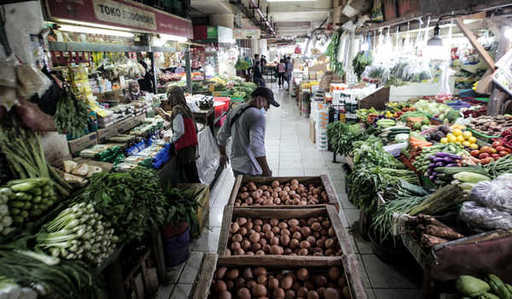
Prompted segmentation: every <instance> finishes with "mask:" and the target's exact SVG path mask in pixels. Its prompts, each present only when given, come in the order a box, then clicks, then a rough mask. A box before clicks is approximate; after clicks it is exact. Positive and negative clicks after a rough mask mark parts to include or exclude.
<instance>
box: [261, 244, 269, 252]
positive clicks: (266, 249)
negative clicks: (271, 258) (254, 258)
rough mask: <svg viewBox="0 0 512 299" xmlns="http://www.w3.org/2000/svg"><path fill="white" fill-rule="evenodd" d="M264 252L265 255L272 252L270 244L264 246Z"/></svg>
mask: <svg viewBox="0 0 512 299" xmlns="http://www.w3.org/2000/svg"><path fill="white" fill-rule="evenodd" d="M263 251H265V253H269V252H270V244H267V245H265V246H263Z"/></svg>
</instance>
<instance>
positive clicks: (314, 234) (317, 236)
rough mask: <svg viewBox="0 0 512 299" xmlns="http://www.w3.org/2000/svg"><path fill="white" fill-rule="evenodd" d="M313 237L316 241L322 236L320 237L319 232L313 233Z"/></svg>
mask: <svg viewBox="0 0 512 299" xmlns="http://www.w3.org/2000/svg"><path fill="white" fill-rule="evenodd" d="M313 237H315V238H317V239H318V238H321V237H322V235H321V234H320V233H319V232H313ZM326 239H327V238H326Z"/></svg>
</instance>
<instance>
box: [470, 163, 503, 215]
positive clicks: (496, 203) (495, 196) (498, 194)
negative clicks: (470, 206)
mask: <svg viewBox="0 0 512 299" xmlns="http://www.w3.org/2000/svg"><path fill="white" fill-rule="evenodd" d="M470 198H471V200H474V201H476V202H477V203H479V204H480V205H482V206H485V207H489V208H493V209H497V210H500V211H504V212H507V213H509V214H512V174H510V173H507V174H504V175H501V176H499V177H497V178H496V179H495V180H493V181H486V182H480V183H478V184H476V186H475V187H473V189H472V190H471V196H470ZM511 217H512V216H511Z"/></svg>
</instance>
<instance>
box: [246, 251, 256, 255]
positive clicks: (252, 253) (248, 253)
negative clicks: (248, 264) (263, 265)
mask: <svg viewBox="0 0 512 299" xmlns="http://www.w3.org/2000/svg"><path fill="white" fill-rule="evenodd" d="M245 255H249V256H253V255H255V254H254V252H253V251H247V252H246V253H245Z"/></svg>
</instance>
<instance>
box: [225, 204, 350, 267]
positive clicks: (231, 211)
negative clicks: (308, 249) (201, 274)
mask: <svg viewBox="0 0 512 299" xmlns="http://www.w3.org/2000/svg"><path fill="white" fill-rule="evenodd" d="M318 216H324V217H325V216H327V217H328V218H329V221H330V222H331V225H332V227H333V229H334V232H335V234H336V238H337V240H338V243H339V245H340V248H341V251H342V253H343V255H350V254H353V250H352V246H351V244H350V239H349V235H348V234H347V232H346V231H345V228H344V227H343V224H342V223H341V219H340V217H339V215H338V212H337V211H336V209H335V208H334V207H333V206H330V205H324V206H322V207H316V208H306V209H283V208H281V209H279V208H277V209H276V208H274V209H263V208H260V209H253V208H232V207H229V206H226V207H225V208H224V216H223V219H222V228H221V230H220V236H219V247H218V250H217V253H218V254H219V256H225V255H226V248H227V246H228V241H229V229H230V228H231V223H232V221H233V219H235V218H237V217H248V218H263V219H268V218H277V219H279V220H283V219H291V218H297V219H301V218H309V217H318ZM248 257H249V258H258V256H248ZM278 257H283V258H284V257H286V256H285V255H279V256H278ZM311 257H312V256H302V257H301V258H303V259H309V258H311ZM325 258H329V257H325Z"/></svg>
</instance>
